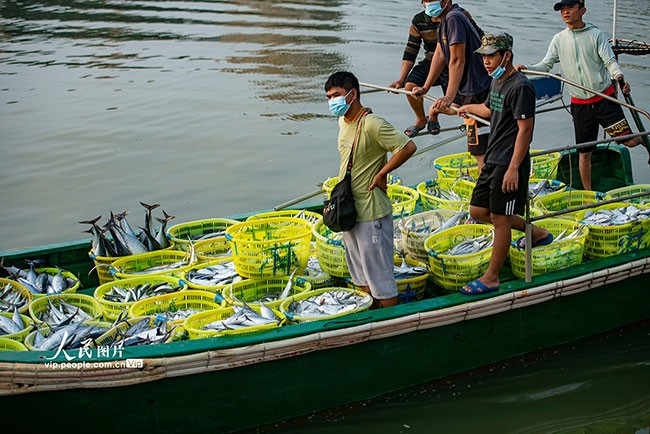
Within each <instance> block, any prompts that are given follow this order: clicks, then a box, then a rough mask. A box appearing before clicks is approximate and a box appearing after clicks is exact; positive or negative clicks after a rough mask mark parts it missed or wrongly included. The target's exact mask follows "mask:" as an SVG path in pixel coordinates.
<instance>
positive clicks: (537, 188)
mask: <svg viewBox="0 0 650 434" xmlns="http://www.w3.org/2000/svg"><path fill="white" fill-rule="evenodd" d="M563 188H564V185H562V184H561V183H560V182H557V181H549V180H548V179H542V180H541V181H539V182H537V183H534V184H528V196H529V197H531V198H533V197H540V196H546V195H547V194H549V193H554V192H556V191H558V190H561V189H563Z"/></svg>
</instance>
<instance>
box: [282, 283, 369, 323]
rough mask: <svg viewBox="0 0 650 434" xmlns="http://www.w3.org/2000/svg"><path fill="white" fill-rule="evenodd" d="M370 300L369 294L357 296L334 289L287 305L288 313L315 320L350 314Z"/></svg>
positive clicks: (353, 293)
mask: <svg viewBox="0 0 650 434" xmlns="http://www.w3.org/2000/svg"><path fill="white" fill-rule="evenodd" d="M371 300H372V297H371V296H370V295H369V294H365V295H359V293H357V292H354V291H346V290H342V289H334V290H331V291H325V292H323V293H322V294H319V295H314V296H311V297H309V298H307V299H304V300H300V301H295V300H294V301H292V302H291V303H290V304H289V307H288V312H289V313H290V314H293V315H298V316H302V317H310V318H317V317H321V316H329V315H336V314H340V313H344V312H352V311H354V310H356V309H358V308H359V307H361V306H364V305H367V304H368V303H369V302H370V301H371Z"/></svg>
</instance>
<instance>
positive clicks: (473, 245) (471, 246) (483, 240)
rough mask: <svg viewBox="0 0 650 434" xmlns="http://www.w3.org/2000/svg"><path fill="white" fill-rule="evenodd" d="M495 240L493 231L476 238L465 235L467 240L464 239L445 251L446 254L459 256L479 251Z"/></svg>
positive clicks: (489, 245)
mask: <svg viewBox="0 0 650 434" xmlns="http://www.w3.org/2000/svg"><path fill="white" fill-rule="evenodd" d="M493 241H494V236H493V234H492V233H489V234H485V235H481V236H480V237H476V238H469V237H465V241H462V242H460V243H458V244H456V245H455V246H453V247H451V248H450V249H448V250H447V251H446V252H445V255H452V256H458V255H470V254H473V253H478V252H480V251H482V250H485V249H487V248H489V247H491V246H492V242H493Z"/></svg>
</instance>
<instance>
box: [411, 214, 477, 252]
mask: <svg viewBox="0 0 650 434" xmlns="http://www.w3.org/2000/svg"><path fill="white" fill-rule="evenodd" d="M459 212H461V213H463V217H462V218H460V219H459V221H458V224H463V223H465V220H466V219H467V211H453V210H450V209H437V210H432V211H425V212H422V213H418V214H415V215H413V216H411V217H409V218H408V219H406V220H404V223H403V224H401V226H400V231H401V232H402V237H403V239H404V240H405V242H404V250H405V252H406V256H407V257H408V258H410V259H415V260H418V261H420V262H425V263H426V262H428V261H429V254H428V253H427V249H426V248H425V247H424V242H425V240H426V239H427V238H429V236H430V235H431V233H432V232H433V231H435V230H437V229H439V228H440V227H442V225H444V224H445V223H446V222H447V221H448V220H449V219H450V218H452V217H454V216H455V215H456V214H458V213H459Z"/></svg>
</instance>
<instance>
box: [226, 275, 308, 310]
mask: <svg viewBox="0 0 650 434" xmlns="http://www.w3.org/2000/svg"><path fill="white" fill-rule="evenodd" d="M288 282H289V277H276V278H273V279H249V280H243V281H241V282H237V283H233V284H232V285H228V286H226V287H225V288H223V289H222V291H221V295H222V297H223V298H224V299H225V300H226V302H227V303H228V304H231V305H233V304H234V305H238V306H242V305H243V304H244V303H243V302H244V301H245V302H246V303H247V304H248V305H249V306H255V305H259V304H260V303H259V301H258V300H259V299H260V298H262V297H264V296H265V295H267V294H279V293H281V292H282V290H283V289H284V288H285V287H286V286H287V283H288ZM231 289H232V292H231ZM311 289H312V287H311V283H309V282H306V281H305V280H304V279H302V278H300V277H298V278H294V279H293V283H292V286H291V290H290V292H289V296H291V295H296V294H300V293H302V292H305V291H310V290H311ZM233 297H234V298H233ZM283 301H284V299H279V300H275V301H269V302H264V305H266V306H268V307H270V308H272V309H277V308H279V307H280V304H281V303H282V302H283Z"/></svg>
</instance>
